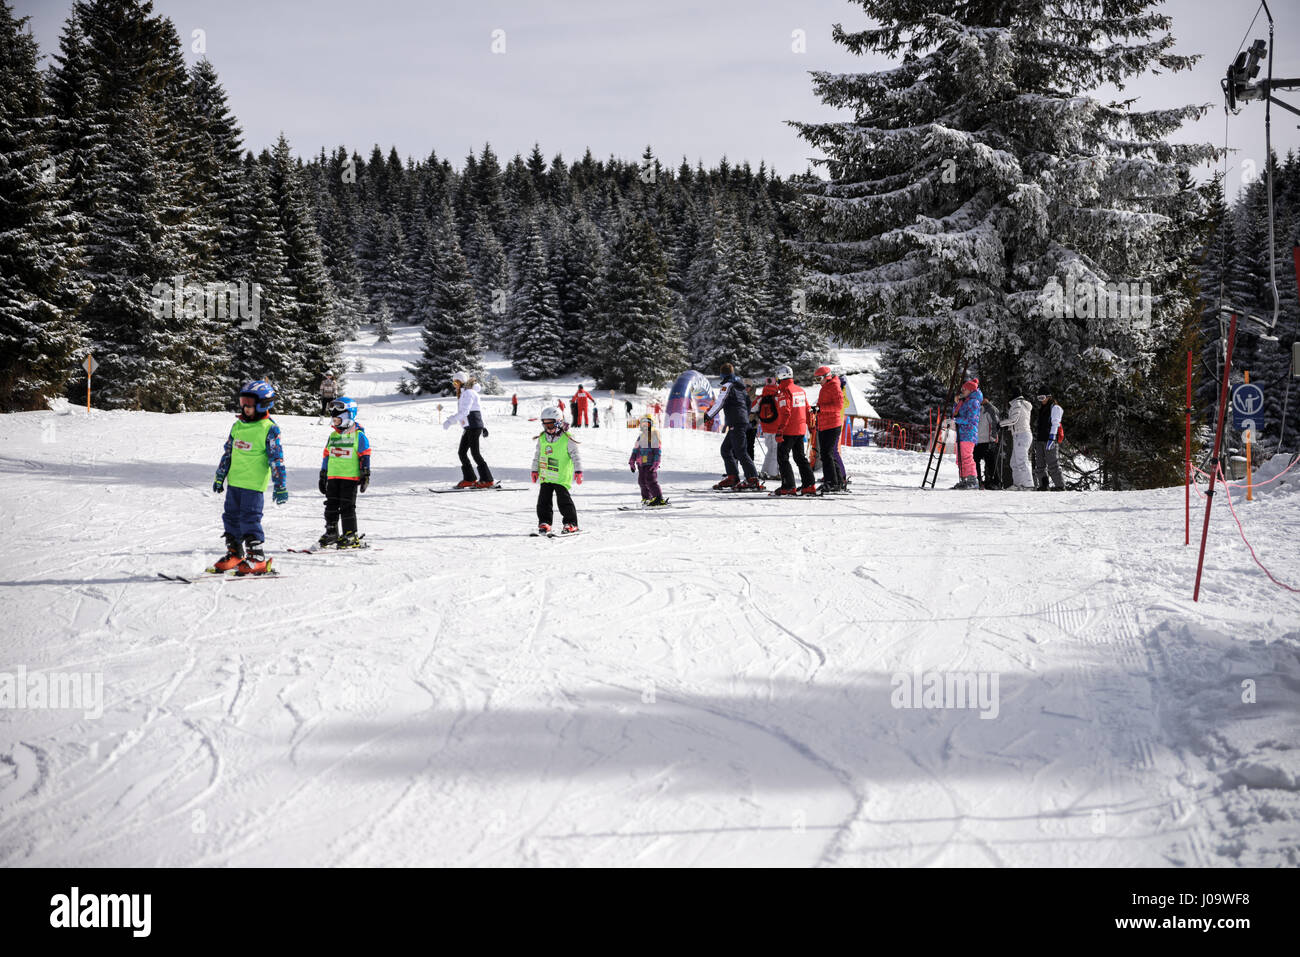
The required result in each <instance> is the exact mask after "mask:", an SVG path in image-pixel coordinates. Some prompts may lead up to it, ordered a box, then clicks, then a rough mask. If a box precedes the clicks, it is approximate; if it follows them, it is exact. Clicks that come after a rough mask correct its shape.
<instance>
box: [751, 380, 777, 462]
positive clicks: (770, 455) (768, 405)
mask: <svg viewBox="0 0 1300 957" xmlns="http://www.w3.org/2000/svg"><path fill="white" fill-rule="evenodd" d="M776 391H777V385H776V379H775V378H774V377H772V376H768V377H767V382H766V383H764V385H763V391H762V393H761V394H760V395H758V396H756V397H755V399H754V404H753V406H752V407H751V409H750V411H751V412H752V413H753V415H754V418H755V420H756V421H757V422H758V438H759V440H760V441H761V442H762V443H763V466H762V468H761V469H760V470H759V475H760V476H761V477H762V478H765V479H773V478H777V477H778V476H779V475H780V466H779V465H778V464H777V456H776V450H777V446H778V445H779V444H780V441H781V437H780V435H779V434H778V433H777V431H776V419H777V412H776Z"/></svg>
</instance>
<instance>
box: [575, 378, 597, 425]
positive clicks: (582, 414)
mask: <svg viewBox="0 0 1300 957" xmlns="http://www.w3.org/2000/svg"><path fill="white" fill-rule="evenodd" d="M593 401H594V400H593V399H592V397H591V393H590V392H588V391H587V390H586V389H584V388H583V387H582V383H578V391H577V392H575V393H573V402H572V405H573V427H574V428H575V429H576V428H579V427H582V426H585V425H588V422H587V405H588V404H589V403H591V402H593Z"/></svg>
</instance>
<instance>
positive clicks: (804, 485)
mask: <svg viewBox="0 0 1300 957" xmlns="http://www.w3.org/2000/svg"><path fill="white" fill-rule="evenodd" d="M776 378H777V389H776V434H777V435H779V436H780V437H781V446H780V448H779V449H778V450H777V453H776V455H777V462H778V465H779V466H780V469H781V487H780V488H779V489H777V491H776V494H777V495H816V494H817V477H816V476H815V475H813V470H812V467H811V466H810V465H809V464H808V456H807V455H806V454H805V453H804V450H803V443H804V436H806V435H807V434H808V395H807V393H805V392H804V390H803V389H802V388H801V387H800V386H797V385H795V384H794V371H793V370H792V369H791V368H790V367H789V366H781V367H780V368H778V369H777V370H776ZM791 455H793V456H794V462H795V465H797V466H799V481H800V484H799V485H798V486H796V485H795V484H794V469H793V468H791V467H790V456H791Z"/></svg>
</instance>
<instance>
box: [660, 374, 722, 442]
mask: <svg viewBox="0 0 1300 957" xmlns="http://www.w3.org/2000/svg"><path fill="white" fill-rule="evenodd" d="M716 397H717V393H716V392H714V391H713V386H712V385H710V384H709V380H708V377H707V376H705V375H704V373H702V372H696V371H695V370H694V369H687V370H686V371H685V372H683V373H682V374H681V375H679V376H678V377H677V381H675V382H674V383H673V387H672V391H670V392H669V393H668V406H667V408H666V409H665V410H664V412H665V417H664V427H665V428H668V429H691V428H696V427H698V426H702V425H703V424H704V413H705V412H707V411H708V409H709V406H711V405H713V400H714V399H715V398H716ZM721 427H722V423H721V421H720V420H714V423H713V428H714V430H717V429H720V428H721Z"/></svg>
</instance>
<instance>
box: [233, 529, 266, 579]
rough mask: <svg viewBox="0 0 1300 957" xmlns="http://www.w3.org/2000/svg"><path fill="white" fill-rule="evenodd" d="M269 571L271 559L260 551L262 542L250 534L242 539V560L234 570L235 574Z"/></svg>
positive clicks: (257, 573)
mask: <svg viewBox="0 0 1300 957" xmlns="http://www.w3.org/2000/svg"><path fill="white" fill-rule="evenodd" d="M270 571H271V559H269V558H267V557H266V552H264V551H262V543H261V542H259V541H258V540H257V539H255V538H252V537H251V536H250V537H248V538H245V539H244V560H243V561H242V562H240V563H239V568H237V569H236V570H235V574H236V575H241V576H242V575H265V574H267V573H269V572H270Z"/></svg>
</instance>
